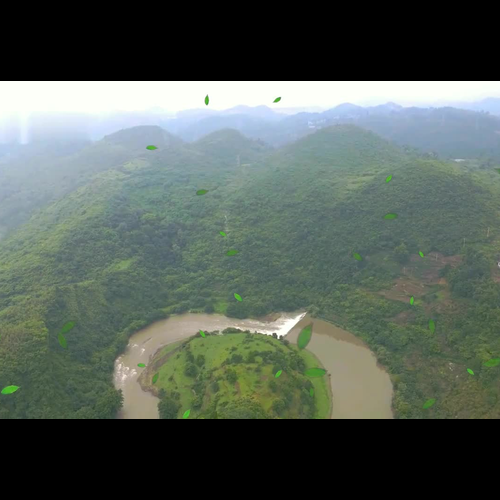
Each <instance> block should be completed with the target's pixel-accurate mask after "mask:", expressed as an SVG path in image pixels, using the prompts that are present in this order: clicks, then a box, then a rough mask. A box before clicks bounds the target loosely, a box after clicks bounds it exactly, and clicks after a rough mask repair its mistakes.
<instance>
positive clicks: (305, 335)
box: [297, 324, 312, 349]
mask: <svg viewBox="0 0 500 500" xmlns="http://www.w3.org/2000/svg"><path fill="white" fill-rule="evenodd" d="M311 337H312V324H311V325H308V326H306V327H305V328H303V329H302V331H301V332H300V333H299V337H298V339H297V345H298V346H299V349H305V347H306V346H307V344H309V341H310V340H311Z"/></svg>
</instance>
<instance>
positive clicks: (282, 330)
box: [114, 311, 393, 419]
mask: <svg viewBox="0 0 500 500" xmlns="http://www.w3.org/2000/svg"><path fill="white" fill-rule="evenodd" d="M273 316H274V317H267V318H263V319H260V320H257V319H245V320H239V319H234V318H227V317H225V316H222V315H218V314H193V313H185V314H180V315H175V316H171V317H170V318H169V319H167V320H162V321H158V322H156V323H154V324H152V325H150V326H149V327H147V328H144V329H143V330H141V331H139V332H137V333H135V334H134V335H132V337H131V338H130V340H129V344H128V346H127V349H126V351H125V353H124V354H123V355H122V356H120V357H119V358H118V359H117V360H116V361H115V374H114V381H115V387H116V388H117V389H121V390H122V391H123V396H124V402H123V409H122V411H121V412H120V414H119V418H122V419H158V401H159V400H158V398H156V397H155V396H153V395H152V394H151V393H149V392H145V391H143V390H142V389H141V386H140V385H139V383H138V382H137V378H138V376H139V371H138V370H139V368H138V367H137V364H138V363H145V364H148V362H149V360H150V359H151V358H152V357H153V356H154V354H155V353H156V351H157V350H158V349H159V348H161V347H163V346H165V345H168V344H171V343H172V342H176V341H178V340H182V339H184V338H187V337H190V336H191V335H194V334H195V333H196V332H198V331H199V330H206V331H214V330H219V331H222V330H224V329H225V328H229V327H234V328H240V329H241V330H250V331H251V332H254V331H257V332H260V333H265V334H268V335H271V334H272V333H273V332H276V333H277V334H278V335H287V336H286V338H287V339H288V340H290V342H294V343H295V342H296V341H297V336H298V333H299V332H300V330H301V329H302V328H303V327H304V326H306V325H307V324H309V323H310V322H312V323H313V335H312V338H311V341H310V342H309V345H308V346H307V349H308V350H309V351H311V352H312V353H313V354H315V355H316V357H317V358H318V359H319V360H320V361H321V363H322V364H323V366H324V367H325V368H326V369H327V370H328V372H329V373H330V374H331V377H330V384H331V387H332V393H333V415H332V418H333V419H390V418H393V416H392V411H391V402H392V384H391V381H390V378H389V375H388V374H387V373H386V372H385V371H384V370H383V369H382V367H380V366H378V365H377V362H376V358H375V356H374V355H373V353H372V352H371V351H370V350H369V349H368V347H367V346H366V345H365V344H364V343H363V342H361V341H360V340H359V339H357V338H356V337H355V336H354V335H352V334H351V333H349V332H347V331H345V330H342V329H340V328H337V327H336V326H334V325H332V324H331V323H327V322H326V321H323V320H320V319H312V318H310V317H309V315H307V314H306V313H304V312H300V311H299V312H296V313H282V314H276V315H273ZM276 317H277V319H276Z"/></svg>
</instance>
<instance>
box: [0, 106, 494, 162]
mask: <svg viewBox="0 0 500 500" xmlns="http://www.w3.org/2000/svg"><path fill="white" fill-rule="evenodd" d="M446 104H447V105H446V106H439V107H432V106H429V107H403V106H401V105H399V104H397V103H393V102H388V103H386V104H381V105H376V106H359V105H355V104H351V103H343V104H340V105H338V106H336V107H334V108H331V109H328V110H321V108H276V109H272V108H270V107H268V106H256V107H250V106H243V105H242V106H236V107H233V108H230V109H227V110H222V111H219V110H214V109H211V108H210V107H206V108H201V109H190V110H184V111H180V112H179V113H177V114H176V115H173V114H172V113H169V112H167V111H164V110H161V109H151V110H148V111H143V112H120V113H114V114H109V115H102V116H90V115H83V114H67V115H36V116H32V117H31V118H30V119H29V122H28V124H27V125H25V126H24V129H23V127H22V126H21V125H20V124H19V123H16V122H15V121H12V120H11V121H10V122H8V121H5V119H4V123H3V125H2V123H1V122H0V157H1V156H2V155H5V154H8V153H9V152H10V151H11V150H12V148H11V147H10V146H8V144H13V143H15V142H16V139H17V141H18V140H19V137H24V138H27V139H28V141H29V142H30V143H49V144H52V143H54V144H55V143H57V144H59V145H58V146H57V147H60V144H61V143H64V142H72V143H75V142H78V143H81V142H85V141H96V140H100V139H102V138H103V137H105V136H106V135H109V134H112V133H114V132H117V131H120V130H123V129H127V128H131V127H135V126H145V125H149V126H159V127H162V128H163V129H165V130H167V131H168V132H170V133H172V134H174V135H176V136H178V137H180V138H182V139H183V140H185V141H188V142H191V141H196V140H198V139H200V138H201V137H203V136H205V135H207V134H210V133H212V132H215V131H217V130H223V129H226V128H232V129H235V130H238V131H239V132H241V133H242V134H243V135H245V136H246V137H248V138H252V139H261V140H263V141H265V142H267V143H268V144H269V145H271V146H273V147H280V146H282V145H284V144H288V143H291V142H293V141H295V140H297V139H299V138H301V137H303V136H305V135H308V134H310V133H312V132H315V131H317V130H319V129H321V128H324V127H328V126H331V125H338V124H355V125H358V126H360V127H363V128H366V129H368V130H371V131H373V132H375V133H377V134H379V135H381V136H382V137H384V138H386V139H389V140H392V141H394V142H395V143H397V144H400V145H409V146H411V147H415V148H419V149H423V150H424V151H433V152H435V153H437V154H440V155H444V156H447V157H448V156H454V157H466V158H468V157H477V156H489V157H492V158H496V159H500V98H496V97H491V98H487V99H484V100H482V101H478V102H473V103H451V104H452V105H448V103H446Z"/></svg>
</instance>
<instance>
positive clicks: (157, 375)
mask: <svg viewBox="0 0 500 500" xmlns="http://www.w3.org/2000/svg"><path fill="white" fill-rule="evenodd" d="M159 376H160V374H159V373H157V374H156V375H155V376H154V377H153V384H156V381H157V380H158V377H159Z"/></svg>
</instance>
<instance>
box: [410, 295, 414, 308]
mask: <svg viewBox="0 0 500 500" xmlns="http://www.w3.org/2000/svg"><path fill="white" fill-rule="evenodd" d="M413 302H415V299H414V298H413V297H412V298H411V299H410V305H411V306H412V305H413Z"/></svg>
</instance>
